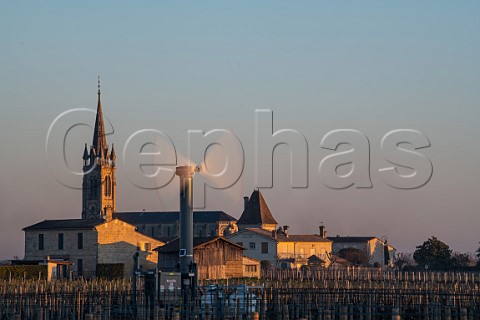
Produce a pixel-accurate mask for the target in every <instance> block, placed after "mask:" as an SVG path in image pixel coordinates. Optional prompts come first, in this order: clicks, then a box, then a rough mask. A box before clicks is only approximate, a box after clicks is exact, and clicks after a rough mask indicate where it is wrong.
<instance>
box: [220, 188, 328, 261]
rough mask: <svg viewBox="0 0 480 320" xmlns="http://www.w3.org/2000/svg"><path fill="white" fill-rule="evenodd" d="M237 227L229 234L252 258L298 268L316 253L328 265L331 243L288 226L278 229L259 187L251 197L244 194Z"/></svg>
mask: <svg viewBox="0 0 480 320" xmlns="http://www.w3.org/2000/svg"><path fill="white" fill-rule="evenodd" d="M237 226H238V228H239V231H238V232H237V233H234V234H231V235H228V236H226V237H227V239H229V240H231V241H233V242H236V243H237V244H239V245H241V246H243V247H245V249H246V250H245V253H244V254H245V256H247V257H249V258H253V259H257V260H260V261H268V262H269V263H270V264H272V265H273V266H278V267H283V268H299V267H301V266H302V265H307V264H308V258H309V257H311V256H312V255H313V256H317V257H318V258H319V259H321V260H322V261H323V264H324V265H325V266H328V263H329V254H330V253H331V251H332V242H331V241H330V240H329V239H327V238H325V237H321V236H320V235H319V234H306V235H294V234H289V232H288V226H284V227H283V229H282V230H281V232H278V231H277V226H278V224H277V222H276V220H275V219H274V218H273V216H272V214H271V212H270V209H269V208H268V205H267V203H266V202H265V199H264V198H263V195H262V193H261V192H260V191H259V190H255V191H253V193H252V195H251V196H250V198H248V197H245V204H244V211H243V213H242V216H241V217H240V219H238V221H237Z"/></svg>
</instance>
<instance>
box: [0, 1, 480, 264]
mask: <svg viewBox="0 0 480 320" xmlns="http://www.w3.org/2000/svg"><path fill="white" fill-rule="evenodd" d="M479 9H480V3H478V2H477V1H462V2H450V1H421V2H420V1H401V2H393V1H281V0H280V1H144V2H132V1H102V2H98V1H95V2H94V1H82V2H78V3H69V2H64V1H48V2H35V1H21V2H18V1H14V2H12V1H10V2H2V4H1V5H0V30H2V31H1V32H0V71H1V73H0V74H1V76H0V111H1V113H0V115H1V116H0V146H1V150H2V152H1V157H0V177H1V179H0V259H3V258H5V259H7V258H10V259H11V258H13V257H14V256H19V257H20V258H21V257H23V253H24V252H23V251H24V240H23V237H24V234H23V231H22V228H24V227H26V226H29V225H31V224H34V223H36V222H39V221H42V220H45V219H62V218H80V217H81V191H80V190H78V189H74V188H69V187H66V186H65V185H64V184H62V183H61V180H62V177H60V178H59V177H58V171H59V170H58V168H59V166H62V163H60V162H61V161H60V162H59V161H58V159H59V158H58V157H54V156H53V157H52V156H49V157H47V154H46V150H45V149H46V139H47V133H48V130H49V128H50V127H51V125H52V123H53V122H54V120H55V119H56V118H57V117H58V116H59V115H61V114H62V113H64V112H67V111H69V110H72V109H74V108H87V109H92V110H94V109H95V108H96V103H97V76H99V75H100V76H101V86H102V104H103V112H104V115H105V117H106V118H107V119H108V121H109V126H110V124H111V127H109V128H110V129H111V128H113V133H112V134H110V135H108V137H107V141H108V143H109V144H111V143H115V149H116V150H117V155H119V156H118V158H119V159H118V164H117V166H118V169H117V186H118V194H117V201H118V204H117V210H118V211H141V210H143V209H145V210H147V211H153V210H177V209H178V194H177V193H178V192H177V190H178V181H177V180H178V179H173V180H172V182H171V183H170V184H168V185H167V186H166V187H164V188H157V189H153V190H151V189H144V188H139V187H137V186H135V185H134V184H133V183H132V181H131V178H129V172H133V171H134V169H133V168H132V166H130V165H126V166H125V165H124V164H123V163H122V162H123V159H122V157H121V154H122V152H123V150H124V148H125V145H126V144H127V141H128V139H129V137H131V136H132V134H134V133H135V132H137V131H139V130H142V129H155V130H158V131H161V132H162V133H164V134H165V135H166V136H168V137H169V138H170V139H171V141H172V142H173V144H174V145H175V148H176V151H177V153H178V163H179V164H183V163H181V162H182V161H184V159H185V158H184V157H185V155H187V154H188V132H189V130H203V131H204V132H208V131H210V130H215V129H225V130H229V132H232V133H233V134H234V135H235V136H236V137H237V138H238V140H239V141H240V142H241V144H242V146H243V152H244V166H243V167H242V168H243V171H242V175H241V177H240V179H239V180H238V181H237V183H236V184H235V185H233V186H232V187H231V188H228V189H224V190H216V189H211V188H207V190H206V202H205V204H206V209H208V210H224V211H226V212H227V213H229V214H230V215H232V216H233V217H236V218H239V217H240V215H241V213H242V208H243V199H242V197H243V196H245V195H249V194H250V193H251V192H252V191H253V190H254V188H255V187H257V185H256V184H255V158H256V153H255V126H256V124H255V123H256V122H255V114H256V113H255V110H260V109H270V110H272V113H273V128H274V131H277V130H281V129H291V130H295V131H296V132H299V133H301V134H302V135H303V136H304V137H305V141H306V143H307V145H308V166H307V167H305V169H306V170H308V174H307V176H308V187H307V188H292V186H291V183H290V176H289V174H290V166H291V162H290V149H289V148H288V147H287V146H279V147H278V148H276V149H275V153H274V155H273V187H271V188H261V189H260V190H261V191H262V193H263V195H264V198H265V200H266V201H267V203H268V205H269V207H270V209H271V211H272V213H273V215H274V217H275V218H276V220H277V221H278V222H279V224H281V225H289V226H290V230H291V231H290V232H291V233H316V232H318V226H319V224H320V222H323V223H324V224H325V225H326V228H327V232H328V234H329V235H330V236H335V235H351V236H359V235H368V236H370V235H372V236H378V237H382V236H386V237H388V241H389V243H390V244H392V245H393V246H394V247H396V248H397V250H398V251H402V252H413V251H414V250H415V246H417V245H419V244H421V243H422V242H423V241H425V240H426V239H427V238H428V237H430V236H436V237H437V238H439V239H440V240H442V241H444V242H446V243H447V244H448V245H450V247H451V248H452V249H453V250H455V251H461V252H474V251H475V250H477V248H478V246H479V244H478V242H479V241H480V237H479V236H478V225H480V215H479V213H478V209H479V207H480V197H479V196H478V194H479V191H480V172H479V170H478V163H479V162H480V152H479V147H478V144H479V143H478V141H479V138H480V129H479V126H478V124H477V121H478V119H479V115H480V114H479V113H480V112H479V107H478V102H479V101H480V99H479V98H480V81H479V75H480V63H479V57H480V38H479V37H478V30H480V20H479V19H478V12H479ZM72 117H73V119H74V120H75V117H77V118H78V121H80V122H81V121H83V123H87V124H89V125H90V126H93V123H94V113H92V112H87V113H85V112H83V113H82V112H79V113H78V114H77V115H76V116H75V114H73V115H72ZM74 120H72V119H70V121H74ZM55 128H56V129H58V130H57V133H58V132H60V131H61V130H62V126H61V125H60V126H58V127H55ZM338 129H351V130H357V131H358V132H361V133H362V134H363V135H364V136H365V137H367V138H368V141H369V143H370V149H369V150H367V153H368V154H369V155H370V179H371V183H372V187H371V188H357V187H356V186H355V185H354V186H352V187H350V188H347V189H341V190H338V189H332V188H329V187H328V186H327V185H326V184H325V181H324V180H325V179H324V178H322V175H321V174H320V173H319V164H320V163H321V161H322V159H324V158H325V157H327V156H328V155H329V154H332V150H325V149H322V147H321V145H320V144H321V142H322V139H323V137H324V136H325V135H327V133H329V132H331V131H332V130H338ZM396 129H411V130H416V131H418V132H421V133H422V135H423V136H425V137H427V138H428V140H429V141H430V144H431V145H430V146H429V147H427V148H423V149H419V150H417V151H418V152H420V153H421V154H423V155H424V157H425V158H428V159H429V161H430V162H431V164H432V168H433V173H432V176H431V179H430V180H429V181H428V183H426V184H425V185H424V186H422V187H420V188H414V189H411V190H399V189H397V188H393V187H391V186H389V185H388V184H387V183H385V181H384V179H383V176H382V173H381V172H379V169H381V168H383V167H385V166H388V162H387V160H386V157H387V155H386V153H385V152H384V150H383V149H382V147H381V141H382V138H383V137H384V136H385V135H386V134H387V133H388V132H390V131H392V130H396ZM92 134H93V132H92V129H91V128H88V127H85V126H83V127H75V130H72V131H71V134H70V135H69V137H68V139H66V150H67V151H68V152H67V156H66V158H68V163H69V166H70V168H71V169H72V170H77V171H78V170H81V165H82V160H81V156H82V152H83V146H84V143H85V142H86V143H88V144H90V143H91V139H92ZM57 140H58V139H57ZM57 140H56V142H55V141H54V142H52V144H53V145H54V146H53V147H52V149H50V151H51V152H54V153H55V152H56V151H55V150H60V149H58V147H59V146H61V145H59V144H58V141H61V140H58V141H57ZM49 143H50V142H49ZM55 143H57V144H56V145H55ZM266 147H267V146H266V145H263V144H260V148H266ZM55 148H57V149H55ZM342 148H343V149H342ZM200 149H201V148H200ZM52 150H53V151H52ZM339 150H348V146H345V145H342V146H340V149H339ZM210 151H212V153H211V154H213V155H215V154H217V156H218V157H216V159H217V162H220V163H221V162H222V161H220V160H219V159H225V155H224V154H222V149H218V148H217V149H215V147H213V148H212V149H211V150H210ZM129 152H130V151H129V150H128V149H127V151H126V153H127V155H128V154H129ZM364 152H365V150H364ZM333 153H334V152H333ZM56 155H57V156H58V155H59V154H58V152H57V153H56ZM182 155H183V156H182ZM355 157H357V158H358V157H359V156H358V155H355ZM214 158H215V157H214ZM357 158H355V159H356V160H359V159H357ZM238 159H240V158H238ZM238 159H237V160H238ZM261 160H262V161H263V160H265V159H261ZM212 161H214V160H212ZM359 161H361V159H360V160H359ZM354 163H355V162H354ZM211 167H212V168H213V167H215V165H214V164H212V166H211ZM221 167H222V166H221V165H219V166H218V167H217V168H216V170H217V171H218V170H220V171H221ZM355 168H358V166H357V167H355ZM297 169H298V168H296V170H297ZM212 170H213V169H212ZM347 172H348V170H347ZM75 179H76V180H75ZM75 179H73V180H75V181H77V183H78V182H79V181H81V180H80V177H77V178H75ZM59 180H60V181H59ZM195 194H197V193H195Z"/></svg>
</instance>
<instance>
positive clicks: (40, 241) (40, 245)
mask: <svg viewBox="0 0 480 320" xmlns="http://www.w3.org/2000/svg"><path fill="white" fill-rule="evenodd" d="M44 248H45V236H44V235H43V233H40V234H39V235H38V250H43V249H44Z"/></svg>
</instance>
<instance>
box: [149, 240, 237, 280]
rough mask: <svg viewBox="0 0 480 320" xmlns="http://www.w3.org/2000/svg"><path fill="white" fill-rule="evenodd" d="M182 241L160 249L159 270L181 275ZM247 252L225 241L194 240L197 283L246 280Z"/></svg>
mask: <svg viewBox="0 0 480 320" xmlns="http://www.w3.org/2000/svg"><path fill="white" fill-rule="evenodd" d="M179 250H180V240H179V239H178V238H177V239H175V240H173V241H170V242H168V243H167V244H165V245H163V246H160V247H157V248H156V249H155V251H157V252H158V269H159V270H160V271H162V272H172V271H178V268H179V264H180V258H179ZM243 250H244V248H243V247H242V246H240V245H238V244H236V243H234V242H231V241H229V240H227V239H225V238H223V237H197V238H193V260H194V261H195V263H196V264H197V272H198V280H205V279H228V278H240V277H243Z"/></svg>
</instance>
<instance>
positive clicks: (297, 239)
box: [239, 228, 331, 242]
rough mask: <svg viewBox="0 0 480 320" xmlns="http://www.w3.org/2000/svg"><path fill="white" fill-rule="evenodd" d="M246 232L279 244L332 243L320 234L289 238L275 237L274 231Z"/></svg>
mask: <svg viewBox="0 0 480 320" xmlns="http://www.w3.org/2000/svg"><path fill="white" fill-rule="evenodd" d="M245 230H246V231H251V232H255V233H257V234H259V235H262V236H264V237H267V238H270V239H273V240H275V241H278V242H331V240H329V239H326V238H322V237H320V235H318V234H290V235H288V237H287V236H285V235H283V234H278V233H277V236H276V237H274V236H273V234H272V231H267V230H263V229H258V228H248V229H245ZM239 232H245V231H239Z"/></svg>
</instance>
